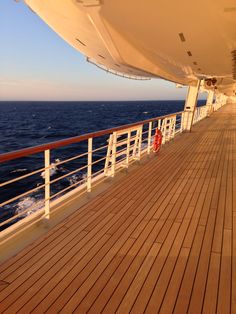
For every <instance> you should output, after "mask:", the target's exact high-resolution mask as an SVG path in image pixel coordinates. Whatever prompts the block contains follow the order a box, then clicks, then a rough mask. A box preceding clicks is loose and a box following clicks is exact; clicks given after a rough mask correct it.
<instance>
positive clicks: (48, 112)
mask: <svg viewBox="0 0 236 314" xmlns="http://www.w3.org/2000/svg"><path fill="white" fill-rule="evenodd" d="M204 104H205V100H200V101H199V102H198V106H201V105H204ZM183 108H184V101H183V100H182V101H122V102H120V101H119V102H118V101H99V102H94V101H91V102H88V101H86V102H85V101H84V102H66V101H60V102H32V101H31V102H13V101H12V102H0V132H1V133H0V134H1V141H0V154H2V153H6V152H11V151H14V150H18V149H22V148H25V147H30V146H36V145H40V144H44V143H49V142H54V141H57V140H61V139H65V138H68V137H73V136H77V135H81V134H85V133H90V132H95V131H98V130H102V129H108V128H112V127H115V126H120V125H124V124H128V123H133V122H137V121H141V120H145V119H149V118H153V117H157V116H162V115H166V114H169V113H174V112H177V111H181V110H183ZM105 142H106V139H105V138H100V139H97V140H96V141H95V142H94V143H95V145H98V146H99V145H102V144H104V143H105ZM86 149H87V147H86V143H80V144H79V145H78V144H75V145H70V146H67V147H65V148H61V149H56V150H54V151H53V152H52V154H51V162H57V161H58V160H63V159H67V158H70V157H72V156H74V155H76V154H80V153H82V152H85V151H86ZM99 157H100V156H99V153H98V154H97V156H94V158H95V159H96V158H99ZM100 158H101V157H100ZM85 162H86V160H85V159H80V160H75V161H74V162H71V163H70V164H69V165H67V164H63V165H62V166H59V167H58V168H56V169H54V171H53V173H52V178H53V179H54V178H57V177H59V176H61V175H63V174H65V173H68V172H69V171H72V170H74V169H77V168H78V167H80V166H82V165H84V164H85ZM42 167H43V154H42V153H40V154H36V155H32V156H29V157H25V158H20V159H17V160H13V161H10V162H5V163H2V164H1V165H0V183H1V182H5V181H7V180H10V179H14V178H15V177H17V176H19V175H24V174H27V173H29V172H31V171H33V170H36V169H40V168H42ZM83 175H84V173H83V172H80V173H76V174H74V175H73V176H71V177H67V178H66V179H65V180H61V181H59V182H57V183H55V184H53V186H52V193H56V192H57V191H59V190H60V189H62V188H65V187H67V186H68V187H69V186H70V185H71V184H73V183H75V182H76V181H77V180H81V178H83ZM40 184H43V172H42V173H39V174H37V175H34V176H32V177H30V178H27V179H24V180H22V181H19V182H15V183H12V184H10V185H8V186H5V187H1V193H0V203H2V202H5V201H6V200H8V199H10V198H13V197H15V196H17V195H19V194H21V193H25V192H26V191H27V190H28V189H29V188H30V189H33V188H35V187H37V186H38V185H40ZM43 196H44V191H43V190H38V191H36V192H34V193H32V194H30V195H27V196H25V197H21V198H20V199H18V200H16V201H14V202H12V203H10V204H7V205H5V206H2V207H0V222H2V221H4V220H6V219H8V218H10V217H12V216H13V215H14V214H15V213H20V212H21V211H25V210H26V209H27V208H28V207H31V206H32V204H34V205H35V204H36V209H37V208H40V207H41V206H42V204H43ZM37 204H38V205H37ZM0 230H1V228H0Z"/></svg>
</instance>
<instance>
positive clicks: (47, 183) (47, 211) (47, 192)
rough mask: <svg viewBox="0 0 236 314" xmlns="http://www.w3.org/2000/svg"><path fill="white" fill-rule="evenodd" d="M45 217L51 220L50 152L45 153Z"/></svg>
mask: <svg viewBox="0 0 236 314" xmlns="http://www.w3.org/2000/svg"><path fill="white" fill-rule="evenodd" d="M44 167H45V171H44V175H45V177H44V180H45V217H46V218H47V219H49V218H50V150H49V149H47V150H45V151H44Z"/></svg>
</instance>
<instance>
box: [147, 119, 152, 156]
mask: <svg viewBox="0 0 236 314" xmlns="http://www.w3.org/2000/svg"><path fill="white" fill-rule="evenodd" d="M151 138H152V122H149V127H148V147H147V153H148V154H150V151H151Z"/></svg>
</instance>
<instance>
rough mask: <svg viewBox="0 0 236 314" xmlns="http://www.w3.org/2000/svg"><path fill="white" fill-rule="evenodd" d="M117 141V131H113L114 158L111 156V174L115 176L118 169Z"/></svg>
mask: <svg viewBox="0 0 236 314" xmlns="http://www.w3.org/2000/svg"><path fill="white" fill-rule="evenodd" d="M116 142H117V132H113V141H112V158H111V176H112V177H114V175H115V170H116Z"/></svg>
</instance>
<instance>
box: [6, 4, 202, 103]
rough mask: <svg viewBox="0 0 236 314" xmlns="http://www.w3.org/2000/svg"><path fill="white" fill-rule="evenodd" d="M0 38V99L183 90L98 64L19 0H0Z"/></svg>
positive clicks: (115, 96)
mask: <svg viewBox="0 0 236 314" xmlns="http://www.w3.org/2000/svg"><path fill="white" fill-rule="evenodd" d="M0 42H1V49H0V100H77V101H80V100H142V99H146V100H162V99H184V98H185V95H186V88H182V89H177V88H176V87H175V84H173V83H170V82H167V81H164V80H160V79H153V80H149V81H136V80H128V79H124V78H120V77H116V76H114V75H111V74H108V73H106V72H104V71H102V70H99V69H97V68H96V67H95V66H94V65H92V64H89V63H88V62H86V59H85V56H83V55H82V54H81V53H79V52H78V51H76V50H75V49H74V48H72V47H71V46H70V45H69V44H67V43H66V42H65V41H64V40H63V39H61V38H60V37H59V36H58V35H57V34H56V33H55V32H54V31H53V30H51V29H50V28H49V27H48V26H47V25H46V24H45V23H44V22H43V21H42V20H41V19H40V18H39V17H38V16H37V15H36V14H34V13H33V12H32V11H31V10H30V9H29V8H28V7H27V6H26V5H25V4H24V1H23V0H22V1H20V2H19V3H17V2H15V1H14V0H1V1H0ZM202 97H204V96H200V98H202Z"/></svg>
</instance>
